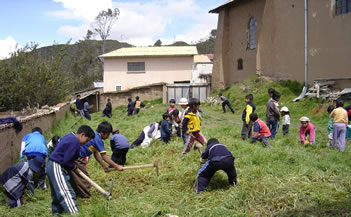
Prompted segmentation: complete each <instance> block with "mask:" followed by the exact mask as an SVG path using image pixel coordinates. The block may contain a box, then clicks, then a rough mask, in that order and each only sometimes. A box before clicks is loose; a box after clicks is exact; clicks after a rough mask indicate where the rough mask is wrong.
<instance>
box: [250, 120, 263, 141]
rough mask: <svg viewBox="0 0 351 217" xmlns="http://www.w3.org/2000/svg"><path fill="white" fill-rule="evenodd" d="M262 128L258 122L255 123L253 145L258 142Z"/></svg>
mask: <svg viewBox="0 0 351 217" xmlns="http://www.w3.org/2000/svg"><path fill="white" fill-rule="evenodd" d="M260 128H261V126H260V125H259V124H258V123H257V122H255V123H254V128H253V134H252V141H251V142H252V143H256V140H257V138H258V136H259V133H260Z"/></svg>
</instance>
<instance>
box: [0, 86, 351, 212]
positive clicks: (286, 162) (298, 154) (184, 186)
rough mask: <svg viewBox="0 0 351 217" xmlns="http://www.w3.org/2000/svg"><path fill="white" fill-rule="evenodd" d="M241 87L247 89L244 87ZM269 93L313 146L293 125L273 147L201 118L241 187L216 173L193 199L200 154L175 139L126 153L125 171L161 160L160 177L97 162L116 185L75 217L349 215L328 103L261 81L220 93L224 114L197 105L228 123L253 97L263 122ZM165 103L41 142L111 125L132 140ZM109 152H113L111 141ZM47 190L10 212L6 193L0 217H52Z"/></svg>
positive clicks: (345, 173)
mask: <svg viewBox="0 0 351 217" xmlns="http://www.w3.org/2000/svg"><path fill="white" fill-rule="evenodd" d="M243 86H246V91H245V92H243V91H242V87H243ZM268 87H274V88H275V89H277V90H278V91H280V92H281V93H282V97H281V102H280V104H281V106H288V108H289V109H290V110H291V119H292V125H296V126H297V125H299V122H298V119H299V118H300V117H301V116H308V117H310V119H311V120H312V123H314V124H315V125H316V131H317V132H316V133H317V145H316V146H304V145H301V144H300V142H299V135H298V127H291V128H290V132H289V135H288V136H286V137H282V133H281V129H280V130H279V133H278V134H277V137H276V139H275V140H274V141H272V142H271V145H272V148H271V149H266V148H264V147H263V146H262V145H261V144H260V143H257V144H255V145H253V144H250V143H249V142H247V141H242V140H241V138H240V132H241V126H240V125H235V124H229V123H225V122H221V121H218V120H215V119H213V118H211V117H209V116H206V115H204V119H203V120H202V132H203V133H204V135H205V136H206V138H207V139H209V138H211V137H217V138H218V139H219V140H220V141H221V142H222V143H224V144H225V145H226V146H227V147H228V148H229V149H230V151H231V152H232V153H233V154H234V155H235V157H236V160H235V164H236V168H237V173H238V186H237V187H235V188H233V187H229V186H228V185H227V181H226V180H227V178H226V175H225V174H224V172H222V171H221V172H217V173H216V174H215V176H214V177H213V179H212V180H211V183H210V185H209V187H208V190H207V191H206V192H204V193H201V194H196V193H195V185H194V183H195V179H196V174H197V171H198V169H199V168H200V166H201V165H200V163H199V160H200V156H199V153H198V152H196V151H193V150H192V151H191V152H190V153H189V154H188V155H187V156H186V157H185V158H184V159H181V157H180V154H181V152H182V149H183V142H182V141H181V140H180V139H178V138H176V139H173V140H172V142H171V143H170V144H168V145H164V144H162V143H160V142H154V143H152V145H151V146H150V147H149V148H146V149H142V148H136V149H135V150H130V151H129V153H128V155H127V165H134V164H145V163H151V162H153V161H154V160H158V161H159V165H160V175H159V176H158V177H157V176H156V175H155V172H154V170H152V169H142V170H129V171H124V172H111V173H104V171H103V169H102V168H101V167H100V166H99V165H98V163H97V162H96V160H95V159H91V161H90V162H89V164H88V171H89V173H90V176H91V178H92V179H93V180H94V181H96V182H97V183H98V184H99V185H101V186H102V187H103V188H105V189H107V188H108V186H109V180H110V179H113V180H114V190H113V200H111V201H106V200H105V199H104V197H103V196H102V195H101V194H99V193H98V192H97V191H96V190H95V189H93V190H92V197H91V198H90V199H78V204H79V208H80V214H79V215H80V216H165V214H167V213H172V214H175V215H178V216H350V215H351V200H350V193H351V173H350V172H351V169H350V168H351V155H350V153H351V152H350V150H351V149H350V141H348V143H347V145H346V152H345V153H340V152H339V151H338V150H336V149H333V148H328V147H326V143H327V119H328V116H327V114H326V105H327V104H322V102H318V101H317V100H309V99H303V100H302V101H300V102H297V103H293V102H292V99H293V98H295V97H296V94H294V92H293V91H294V90H292V89H291V88H289V85H286V84H285V85H284V86H281V85H280V84H277V83H268V82H266V81H262V80H259V79H251V81H246V82H245V83H243V84H240V85H237V86H233V87H231V88H229V89H227V90H223V91H222V92H223V94H224V95H225V96H228V98H229V100H230V101H231V102H232V105H233V107H234V109H235V111H236V113H235V114H234V115H233V114H231V113H225V114H223V113H222V110H221V106H213V105H201V109H202V110H203V111H204V112H205V113H206V114H210V115H213V116H216V117H219V118H221V119H225V120H230V121H232V122H241V113H242V110H243V108H244V96H245V95H246V94H247V93H253V94H254V97H255V98H254V103H255V104H256V105H257V113H258V114H259V116H260V117H261V118H262V119H263V120H264V119H265V106H266V102H267V100H268V96H267V89H268ZM165 108H166V105H162V104H160V101H156V102H148V103H147V106H146V108H145V109H142V110H141V112H140V114H139V115H138V116H137V117H135V116H132V117H127V116H126V107H119V108H117V109H114V110H113V117H112V118H111V119H108V118H101V117H100V114H93V115H92V119H93V121H90V122H89V121H87V120H81V121H79V122H78V123H77V124H76V125H75V126H73V127H71V126H72V125H73V124H74V123H75V122H76V121H77V120H79V117H73V116H72V115H70V114H68V115H67V116H66V118H65V119H64V120H62V121H60V122H59V123H58V124H57V125H56V126H55V127H54V128H53V129H52V130H51V131H48V132H46V138H47V139H49V138H51V137H52V136H53V135H59V136H62V135H64V134H66V133H68V132H70V131H73V130H76V129H77V128H78V127H79V125H81V124H89V125H90V126H92V127H93V128H96V127H97V125H98V124H99V123H100V122H101V121H103V120H108V121H110V122H111V123H112V124H113V126H114V127H117V128H119V129H120V132H121V133H122V134H124V135H125V136H126V137H127V138H128V139H129V140H130V142H132V141H133V140H134V139H136V138H137V136H138V135H139V133H140V132H141V130H142V129H143V127H144V126H146V125H147V124H150V123H151V122H153V121H159V120H161V115H162V113H163V112H164V111H165ZM105 144H106V148H107V149H108V153H109V154H111V151H110V148H109V142H108V141H106V142H105ZM50 202H51V198H50V190H47V191H37V192H36V194H35V196H34V197H33V198H28V197H27V196H26V197H25V204H24V206H23V207H21V208H17V209H9V208H7V206H6V203H7V201H6V198H5V196H4V194H1V195H0V204H1V205H0V215H3V216H49V215H51V204H50Z"/></svg>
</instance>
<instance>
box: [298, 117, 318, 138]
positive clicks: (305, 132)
mask: <svg viewBox="0 0 351 217" xmlns="http://www.w3.org/2000/svg"><path fill="white" fill-rule="evenodd" d="M300 122H301V126H300V139H301V143H302V144H305V145H308V144H312V145H314V144H316V131H315V127H314V125H313V124H312V123H310V119H309V118H308V117H302V118H300ZM307 136H309V140H307Z"/></svg>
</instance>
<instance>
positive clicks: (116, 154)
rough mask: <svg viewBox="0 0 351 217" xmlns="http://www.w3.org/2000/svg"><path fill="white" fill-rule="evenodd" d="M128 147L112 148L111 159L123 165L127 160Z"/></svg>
mask: <svg viewBox="0 0 351 217" xmlns="http://www.w3.org/2000/svg"><path fill="white" fill-rule="evenodd" d="M128 151H129V148H122V149H115V150H113V153H112V157H111V159H112V160H113V162H115V163H116V164H118V165H122V166H123V165H124V164H125V163H126V160H127V158H126V157H127V153H128Z"/></svg>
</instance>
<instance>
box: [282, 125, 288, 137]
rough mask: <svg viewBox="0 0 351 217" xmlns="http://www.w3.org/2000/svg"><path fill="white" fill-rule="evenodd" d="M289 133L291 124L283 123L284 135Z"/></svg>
mask: <svg viewBox="0 0 351 217" xmlns="http://www.w3.org/2000/svg"><path fill="white" fill-rule="evenodd" d="M288 133H289V124H286V125H283V136H285V135H286V134H288Z"/></svg>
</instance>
